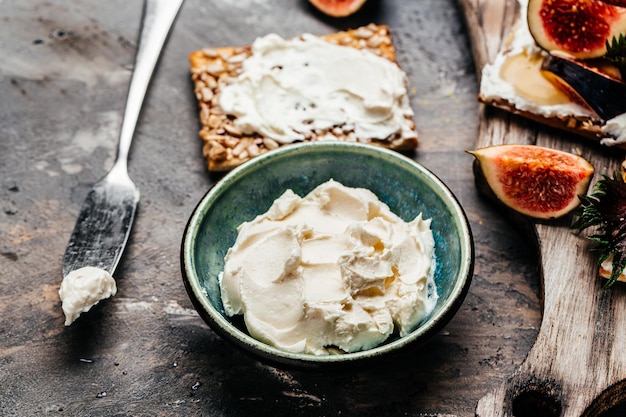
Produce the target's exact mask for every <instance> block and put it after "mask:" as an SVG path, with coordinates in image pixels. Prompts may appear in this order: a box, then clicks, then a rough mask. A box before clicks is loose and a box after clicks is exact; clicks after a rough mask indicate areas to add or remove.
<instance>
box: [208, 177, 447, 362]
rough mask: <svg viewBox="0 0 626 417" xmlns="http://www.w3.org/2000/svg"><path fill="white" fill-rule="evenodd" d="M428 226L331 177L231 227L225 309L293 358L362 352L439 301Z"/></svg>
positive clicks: (223, 282)
mask: <svg viewBox="0 0 626 417" xmlns="http://www.w3.org/2000/svg"><path fill="white" fill-rule="evenodd" d="M430 223H431V221H430V220H425V219H423V218H422V215H421V214H420V215H418V216H417V217H416V218H415V219H414V220H412V221H410V222H408V223H407V222H405V221H403V220H402V219H401V218H399V217H398V216H397V215H395V214H394V213H393V212H391V210H390V209H389V207H388V206H387V205H386V204H384V203H382V202H381V201H380V200H379V199H378V198H377V196H376V195H375V194H374V193H372V192H371V191H369V190H367V189H363V188H350V187H346V186H343V185H342V184H341V183H339V182H336V181H334V180H330V181H328V182H326V183H324V184H321V185H319V186H318V187H317V188H315V189H314V190H313V191H311V192H310V193H309V194H308V195H306V196H305V197H303V198H302V197H300V196H298V195H296V194H295V193H294V192H293V191H292V190H287V191H286V192H285V193H284V194H283V195H282V196H281V197H279V198H278V199H277V200H276V201H275V202H274V203H273V204H272V206H271V207H270V208H269V210H268V211H267V212H266V213H265V214H262V215H259V216H257V217H256V218H255V219H253V220H252V221H250V222H245V223H243V224H241V225H240V226H239V228H238V237H237V239H236V242H235V244H234V246H233V247H232V248H230V249H229V251H228V253H227V255H226V257H225V266H224V271H223V272H221V273H220V276H219V282H220V289H221V296H222V302H223V305H224V310H225V312H226V314H227V315H229V316H233V315H238V314H243V316H244V320H245V323H246V326H247V328H248V331H249V332H250V334H251V335H252V336H253V337H255V338H257V339H258V340H261V341H263V342H265V343H268V344H270V345H272V346H275V347H277V348H279V349H282V350H285V351H290V352H297V353H312V354H316V355H325V354H330V353H334V352H337V351H338V349H339V351H343V352H354V351H359V350H364V349H369V348H372V347H375V346H377V345H379V344H380V343H382V342H383V341H385V340H386V339H387V338H388V337H389V336H390V335H391V334H392V333H393V332H394V327H395V328H397V332H398V333H399V334H400V335H401V336H403V335H406V334H408V333H409V332H411V331H412V330H413V329H414V328H415V327H417V325H419V323H420V322H421V321H422V320H423V319H424V318H425V317H426V316H427V315H428V314H430V313H431V312H432V310H433V308H434V306H435V304H436V301H437V297H438V296H437V291H436V286H435V282H434V278H433V275H434V269H435V267H434V239H433V234H432V231H431V229H430Z"/></svg>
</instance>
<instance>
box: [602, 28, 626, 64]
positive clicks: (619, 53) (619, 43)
mask: <svg viewBox="0 0 626 417" xmlns="http://www.w3.org/2000/svg"><path fill="white" fill-rule="evenodd" d="M604 57H605V58H606V59H608V60H609V61H611V62H612V63H613V64H615V65H616V66H617V67H618V68H619V70H620V72H622V74H624V72H625V71H626V37H624V34H623V33H620V35H619V36H618V37H615V36H614V37H613V38H612V39H611V41H609V40H607V41H606V54H605V55H604Z"/></svg>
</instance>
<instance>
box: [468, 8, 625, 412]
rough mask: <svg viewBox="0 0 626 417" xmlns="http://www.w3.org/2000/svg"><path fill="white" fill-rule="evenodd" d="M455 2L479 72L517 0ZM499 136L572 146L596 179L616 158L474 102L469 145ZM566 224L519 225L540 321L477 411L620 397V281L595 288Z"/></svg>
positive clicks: (571, 407) (572, 406)
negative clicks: (525, 235)
mask: <svg viewBox="0 0 626 417" xmlns="http://www.w3.org/2000/svg"><path fill="white" fill-rule="evenodd" d="M462 5H463V8H464V14H465V16H466V19H467V25H468V28H469V35H470V38H471V40H472V45H473V53H474V56H475V62H476V67H477V70H478V71H480V68H482V66H483V65H484V64H486V63H488V62H491V61H492V59H493V58H494V57H495V54H496V53H497V51H498V49H499V47H500V43H501V41H502V39H503V38H505V37H506V36H508V34H509V33H510V32H509V28H510V27H511V24H512V23H513V21H514V19H515V17H516V16H517V13H518V4H517V2H516V1H515V0H510V1H500V0H485V1H481V0H463V1H462ZM479 75H480V73H479ZM502 143H530V144H533V143H534V144H537V145H542V146H547V147H552V148H558V149H563V150H566V151H570V152H572V151H573V152H580V154H581V155H582V156H583V157H585V158H587V159H588V160H589V161H591V162H592V163H593V165H594V166H595V167H596V177H595V178H596V180H597V179H598V178H599V177H600V175H602V174H612V172H613V170H615V169H616V168H618V165H619V163H620V162H621V160H622V159H623V154H622V153H621V152H619V151H616V150H607V149H602V148H601V147H600V146H598V145H595V144H589V143H586V142H585V141H584V140H580V139H578V138H576V137H573V136H572V135H568V134H564V133H561V132H558V131H555V130H551V129H548V128H545V127H541V126H538V125H536V124H534V123H530V122H526V121H523V120H521V119H520V118H519V117H516V116H510V115H507V114H505V113H504V112H502V111H499V110H494V109H489V108H482V109H481V113H480V126H479V135H478V139H477V145H476V146H477V147H483V146H488V145H495V144H502ZM570 224H571V218H568V219H565V220H563V221H559V222H544V223H541V222H537V223H535V224H532V225H528V224H526V226H529V227H528V228H527V230H528V231H530V235H531V236H530V237H531V238H534V239H536V240H537V243H538V246H539V262H540V268H541V279H542V281H541V282H542V294H543V299H542V307H543V317H542V322H541V327H540V329H539V334H538V336H537V340H536V342H535V343H534V345H533V347H532V349H531V350H530V352H529V354H528V356H527V357H526V358H525V360H524V362H523V363H522V364H521V365H520V367H519V368H518V369H517V370H516V371H515V372H514V373H513V374H512V376H511V377H510V378H509V379H507V380H506V381H505V382H504V383H503V384H502V385H501V386H500V387H499V388H498V389H496V390H494V391H493V392H492V393H490V394H489V395H487V396H485V397H484V398H483V399H481V401H480V402H479V405H478V408H477V412H476V414H477V416H480V417H497V416H513V415H514V416H522V417H523V416H531V415H546V416H555V417H556V416H564V417H579V416H583V415H584V416H597V415H599V414H600V413H602V412H606V411H607V410H609V409H611V408H612V406H614V405H615V404H617V403H622V402H624V399H625V398H626V380H625V378H626V355H624V347H626V328H625V327H624V326H622V325H621V324H620V322H621V318H622V317H624V316H625V314H626V291H625V290H626V288H624V286H621V285H618V286H616V287H614V288H613V289H611V290H604V289H603V288H602V284H603V281H602V279H601V278H598V277H597V265H596V259H595V257H594V256H592V254H591V253H590V251H589V248H590V246H589V241H588V240H587V239H585V235H586V234H588V233H589V231H586V232H585V234H583V235H581V234H576V233H574V232H572V230H571V229H570V228H569V227H568V226H569V225H570ZM533 235H534V236H533ZM622 410H623V409H622ZM540 412H544V413H545V414H538V413H540ZM622 412H623V411H622Z"/></svg>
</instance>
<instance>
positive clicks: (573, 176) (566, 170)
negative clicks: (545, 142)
mask: <svg viewBox="0 0 626 417" xmlns="http://www.w3.org/2000/svg"><path fill="white" fill-rule="evenodd" d="M468 153H470V154H472V155H474V157H476V162H477V163H478V165H479V168H480V172H481V173H482V175H483V177H484V179H485V181H486V182H487V185H488V186H489V188H490V189H491V191H493V194H494V195H495V197H497V198H498V200H499V201H501V202H502V203H504V204H505V205H506V206H508V207H510V208H511V209H513V210H515V211H516V212H518V213H521V214H524V215H526V216H530V217H533V218H537V219H553V218H558V217H562V216H564V215H565V214H567V213H569V212H570V211H572V210H573V209H574V208H576V207H577V206H578V205H579V204H580V199H579V196H581V195H585V194H586V192H587V189H588V188H589V182H590V181H591V177H592V176H593V173H594V168H593V165H591V164H590V163H589V162H588V161H587V160H585V159H584V158H582V157H580V156H577V155H574V154H571V153H568V152H564V151H560V150H556V149H550V148H545V147H541V146H535V145H495V146H489V147H486V148H481V149H477V150H474V151H468Z"/></svg>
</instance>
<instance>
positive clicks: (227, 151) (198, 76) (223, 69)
mask: <svg viewBox="0 0 626 417" xmlns="http://www.w3.org/2000/svg"><path fill="white" fill-rule="evenodd" d="M309 36H310V35H309ZM317 38H319V39H323V40H325V41H327V42H330V43H332V44H334V45H340V46H343V47H347V48H356V49H358V50H366V51H369V52H372V53H374V54H375V55H377V56H378V57H380V58H382V59H385V60H387V61H389V62H391V63H393V65H395V66H396V67H397V68H399V66H398V64H397V62H396V56H395V49H394V45H393V40H392V36H391V34H390V31H389V28H388V27H387V26H384V25H375V24H370V25H368V26H364V27H360V28H357V29H351V30H347V31H342V32H336V33H332V34H329V35H325V36H320V37H317ZM252 54H253V47H252V45H246V46H239V47H235V46H227V47H217V48H205V49H202V50H198V51H195V52H192V53H191V54H190V55H189V62H190V71H191V76H192V80H193V83H194V93H195V95H196V98H197V101H198V107H199V120H200V125H201V129H200V132H199V136H200V138H201V139H202V140H203V143H204V146H203V155H204V157H206V159H207V165H208V169H209V171H228V170H231V169H233V168H235V167H236V166H238V165H241V164H242V163H244V162H246V161H248V160H249V159H251V158H253V157H255V156H257V155H260V154H262V153H265V152H268V151H271V150H273V149H277V148H279V147H281V146H288V145H289V143H294V142H307V141H317V140H342V141H358V142H365V143H371V144H375V145H380V146H382V147H385V148H389V149H393V150H398V151H410V150H413V149H415V148H416V147H417V145H418V139H417V132H416V129H415V123H414V121H413V118H412V116H413V112H412V111H411V110H410V106H409V104H408V91H407V89H408V87H407V86H406V85H404V90H403V97H400V99H401V100H402V101H403V103H404V106H405V108H406V111H405V113H404V114H403V115H402V117H403V118H404V120H403V123H404V122H405V127H404V128H403V129H402V131H398V132H394V133H393V134H390V135H388V136H386V137H371V136H368V135H367V129H359V127H360V126H359V123H360V122H359V121H358V120H357V121H354V122H351V123H338V124H335V125H333V126H327V127H324V128H316V129H312V130H310V131H306V132H301V133H302V134H301V137H298V138H297V139H295V140H294V141H293V142H286V141H284V140H282V141H281V140H276V138H273V137H272V136H271V135H270V134H267V133H266V132H259V131H254V130H250V126H248V125H245V127H244V128H242V122H243V119H244V118H243V117H242V116H241V115H235V114H232V113H229V112H227V111H224V109H223V108H222V106H221V105H220V99H221V97H220V96H221V95H222V94H223V91H224V90H225V89H226V88H228V86H229V85H232V83H233V82H235V81H236V80H237V78H238V77H240V76H241V74H242V73H243V71H244V64H245V62H246V61H247V60H249V59H250V58H251V56H252ZM377 59H378V58H377ZM338 69H339V68H338ZM353 70H354V71H368V68H358V69H356V68H355V69H353ZM402 76H403V77H404V78H405V75H404V73H402ZM405 81H406V80H405ZM315 82H316V83H323V82H325V81H324V79H319V80H316V81H315ZM372 87H373V88H377V87H376V86H372ZM380 88H382V89H383V90H385V89H386V86H381V87H380ZM276 100H281V98H279V97H277V98H276ZM337 111H338V112H341V111H342V109H338V110H337ZM374 111H376V109H374ZM364 132H365V133H364Z"/></svg>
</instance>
